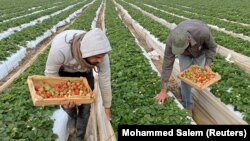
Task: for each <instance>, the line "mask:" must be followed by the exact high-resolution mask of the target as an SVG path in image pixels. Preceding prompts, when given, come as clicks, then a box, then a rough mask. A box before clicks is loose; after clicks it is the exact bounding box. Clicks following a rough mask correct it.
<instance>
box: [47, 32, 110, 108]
mask: <svg viewBox="0 0 250 141" xmlns="http://www.w3.org/2000/svg"><path fill="white" fill-rule="evenodd" d="M84 32H85V31H82V30H66V31H63V32H61V33H60V34H58V35H56V36H55V38H54V39H53V41H52V43H51V48H50V52H49V55H48V58H47V62H46V68H45V75H47V76H58V75H59V74H58V72H59V69H60V67H61V66H63V67H64V71H67V72H83V70H82V69H81V67H80V65H79V64H78V63H77V62H76V60H75V59H74V58H73V56H72V53H71V47H70V43H69V41H70V40H71V39H72V38H73V36H74V35H75V34H77V35H78V34H81V33H84ZM80 50H81V53H82V57H83V58H87V57H90V56H94V55H98V54H102V53H107V52H109V51H110V50H111V47H110V43H109V41H108V39H107V37H106V35H105V33H104V32H103V31H101V30H100V29H98V28H95V29H93V30H90V31H89V32H87V33H86V34H85V36H84V38H83V39H82V41H81V46H80ZM96 67H97V68H98V76H99V85H100V90H101V94H102V99H103V105H104V107H106V108H109V107H111V99H112V92H111V78H110V77H111V74H110V64H109V56H108V54H106V55H105V57H104V59H103V62H101V63H99V64H98V65H97V66H96Z"/></svg>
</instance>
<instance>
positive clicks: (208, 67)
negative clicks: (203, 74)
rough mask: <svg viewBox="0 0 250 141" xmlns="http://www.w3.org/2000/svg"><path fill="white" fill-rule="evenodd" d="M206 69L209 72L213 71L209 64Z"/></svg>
mask: <svg viewBox="0 0 250 141" xmlns="http://www.w3.org/2000/svg"><path fill="white" fill-rule="evenodd" d="M205 69H206V71H207V72H213V71H212V69H211V68H210V66H208V65H206V66H205Z"/></svg>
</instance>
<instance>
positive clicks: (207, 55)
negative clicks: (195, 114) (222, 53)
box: [155, 19, 217, 114]
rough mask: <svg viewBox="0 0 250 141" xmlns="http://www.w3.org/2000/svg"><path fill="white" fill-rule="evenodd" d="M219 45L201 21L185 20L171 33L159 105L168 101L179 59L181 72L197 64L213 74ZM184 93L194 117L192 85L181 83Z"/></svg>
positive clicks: (166, 49) (157, 97) (158, 98)
mask: <svg viewBox="0 0 250 141" xmlns="http://www.w3.org/2000/svg"><path fill="white" fill-rule="evenodd" d="M216 47H217V44H216V43H215V41H214V39H213V36H212V35H211V33H210V30H209V28H208V26H207V24H206V23H204V22H203V21H200V20H196V19H192V20H185V21H183V22H181V23H180V24H179V25H177V27H176V28H174V29H173V30H172V31H171V33H170V34H169V36H168V38H167V42H166V48H165V53H164V61H163V66H162V75H161V91H160V93H159V94H158V95H157V96H156V97H155V98H156V100H157V101H158V102H159V103H162V102H164V101H165V100H166V99H167V98H168V96H167V84H168V80H169V78H170V75H171V73H172V70H173V64H174V61H175V57H176V55H177V57H178V58H179V65H180V71H183V70H185V69H187V68H188V67H190V66H191V65H193V64H197V65H199V66H203V67H205V69H206V70H207V71H212V70H211V68H210V64H211V62H212V60H213V58H214V56H215V54H216ZM180 93H181V96H182V100H183V103H182V104H183V107H184V108H186V109H187V110H188V112H189V113H190V114H192V109H193V102H192V93H191V86H189V85H188V84H186V83H185V82H183V81H181V86H180Z"/></svg>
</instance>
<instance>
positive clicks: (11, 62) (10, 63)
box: [0, 1, 94, 80]
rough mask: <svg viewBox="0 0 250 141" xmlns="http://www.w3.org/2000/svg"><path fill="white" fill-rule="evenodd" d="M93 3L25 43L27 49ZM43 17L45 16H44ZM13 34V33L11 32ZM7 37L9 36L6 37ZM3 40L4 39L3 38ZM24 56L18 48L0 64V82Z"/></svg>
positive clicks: (22, 48) (22, 49)
mask: <svg viewBox="0 0 250 141" xmlns="http://www.w3.org/2000/svg"><path fill="white" fill-rule="evenodd" d="M93 2H94V1H92V2H90V3H88V4H86V5H85V6H84V7H82V8H81V9H79V10H77V11H76V12H74V13H73V14H71V15H69V17H67V18H66V19H65V20H62V21H60V22H58V23H57V24H56V25H54V26H53V27H52V28H51V29H50V30H47V31H46V32H44V33H43V35H41V36H39V37H37V38H36V39H35V40H32V41H27V42H26V46H27V48H35V47H36V46H37V45H38V44H39V43H41V42H42V41H43V40H44V39H46V38H48V37H50V36H51V35H52V34H53V33H55V32H56V31H57V28H58V27H61V26H64V25H66V24H67V23H68V22H66V21H67V20H72V18H76V15H78V14H79V13H81V12H82V10H83V9H84V8H85V7H87V6H89V5H90V4H93ZM44 17H45V16H44ZM31 23H32V24H36V23H37V22H34V21H33V22H31ZM21 26H23V27H26V26H29V25H28V24H27V25H21ZM21 26H20V30H21ZM9 30H14V29H12V28H10V29H9ZM13 33H14V32H13ZM7 34H12V33H7V32H6V35H7ZM2 35H4V36H5V33H3V34H2V33H0V40H1V37H3V36H2ZM8 36H9V35H8ZM4 38H5V37H4ZM25 56H26V48H24V47H20V50H19V51H17V52H16V53H14V54H12V55H11V56H10V57H8V58H7V59H6V61H2V62H1V63H0V70H1V71H0V80H1V79H3V78H4V77H6V76H7V75H8V74H9V73H10V72H11V71H12V70H13V69H15V68H16V67H17V66H18V65H19V62H20V61H21V60H22V59H23V58H24V57H25Z"/></svg>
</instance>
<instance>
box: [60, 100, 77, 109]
mask: <svg viewBox="0 0 250 141" xmlns="http://www.w3.org/2000/svg"><path fill="white" fill-rule="evenodd" d="M62 106H63V108H64V109H69V108H73V107H75V106H76V103H75V102H74V101H70V102H69V103H67V104H64V105H62Z"/></svg>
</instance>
